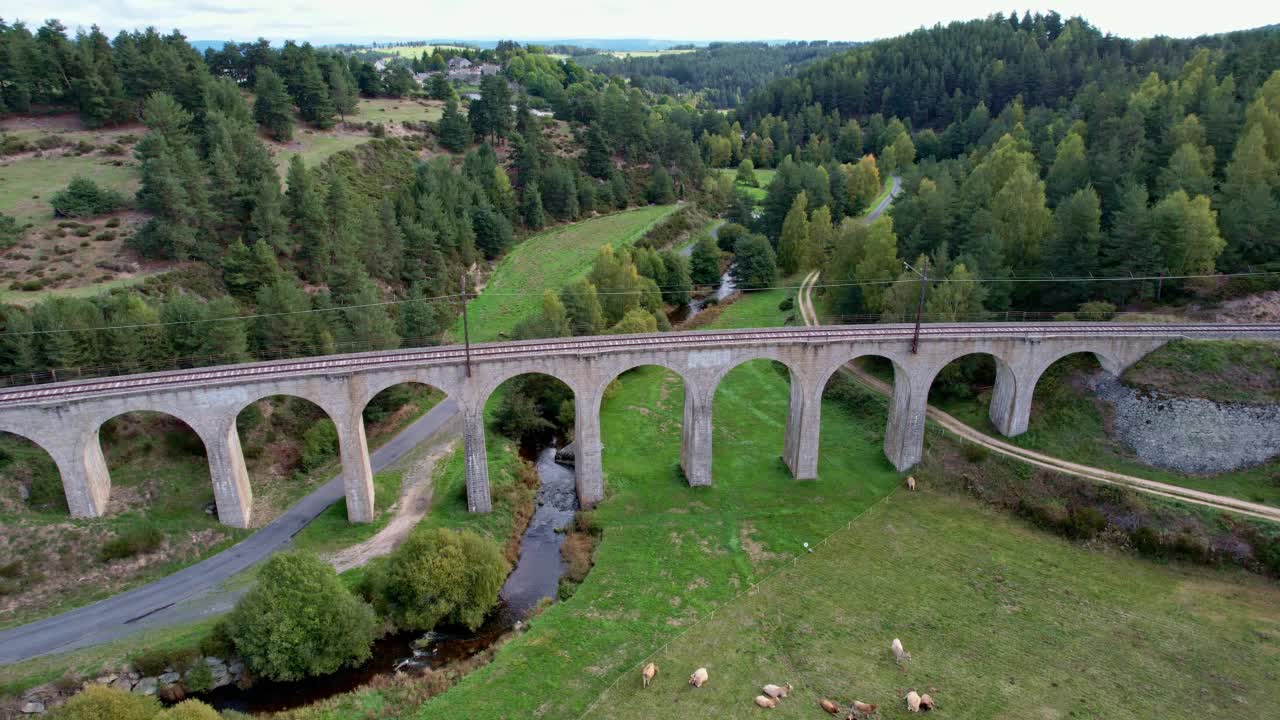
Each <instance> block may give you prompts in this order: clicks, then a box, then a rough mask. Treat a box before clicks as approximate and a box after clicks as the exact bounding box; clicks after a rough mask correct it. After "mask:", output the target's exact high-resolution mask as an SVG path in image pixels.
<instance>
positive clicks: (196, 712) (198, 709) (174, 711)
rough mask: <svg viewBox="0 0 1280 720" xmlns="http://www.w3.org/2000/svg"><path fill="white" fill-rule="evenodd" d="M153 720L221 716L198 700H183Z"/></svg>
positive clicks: (218, 719) (200, 719)
mask: <svg viewBox="0 0 1280 720" xmlns="http://www.w3.org/2000/svg"><path fill="white" fill-rule="evenodd" d="M205 672H208V668H205ZM155 720H222V716H221V715H219V714H218V711H217V710H214V709H213V708H211V707H209V706H208V705H205V704H204V703H202V702H200V701H199V700H183V701H182V702H180V703H178V704H177V705H174V706H173V707H171V708H165V709H164V710H162V711H161V712H160V714H159V715H156V717H155Z"/></svg>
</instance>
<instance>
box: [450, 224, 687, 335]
mask: <svg viewBox="0 0 1280 720" xmlns="http://www.w3.org/2000/svg"><path fill="white" fill-rule="evenodd" d="M677 207H678V206H676V205H654V206H649V207H642V208H637V209H634V210H626V211H623V212H618V213H613V214H610V215H603V216H601V217H596V218H592V219H590V220H583V221H582V222H577V223H573V224H572V225H563V226H560V227H556V228H552V229H550V230H547V231H545V232H541V233H538V234H537V235H534V236H532V237H530V238H529V239H527V240H524V241H523V242H521V243H519V244H517V245H515V246H514V247H512V248H511V250H510V251H509V252H508V253H507V255H506V257H504V258H503V259H502V260H501V261H500V262H499V263H498V266H497V267H496V268H495V269H494V271H493V274H492V275H491V276H490V277H489V279H488V282H487V283H486V285H485V287H484V291H483V292H481V293H480V295H479V297H477V298H476V299H474V300H472V301H471V302H470V303H469V304H468V306H467V313H468V321H469V322H470V332H471V341H472V342H487V341H491V340H501V339H503V338H504V337H506V336H507V335H508V334H509V333H510V332H511V330H513V329H514V328H515V326H516V324H517V323H519V322H520V321H521V320H523V319H525V318H527V317H529V316H531V315H533V314H534V313H536V312H537V310H538V308H540V307H541V306H542V294H543V291H545V290H554V291H559V289H560V288H562V287H564V286H565V285H567V284H569V283H570V282H572V281H573V280H575V279H577V278H578V277H581V276H582V275H585V274H586V273H587V272H589V271H590V269H591V263H592V262H593V261H594V260H595V257H596V252H597V251H598V250H599V249H600V247H601V246H603V245H606V244H609V245H613V246H615V247H618V246H622V245H630V244H632V243H634V242H635V241H636V240H639V239H640V238H641V237H643V236H644V233H645V231H647V230H648V229H649V228H650V227H652V226H653V224H654V223H656V222H658V221H659V220H661V219H662V218H664V217H666V216H667V215H669V214H671V213H672V212H674V211H675V209H676V208H677ZM452 337H453V339H454V340H455V341H457V342H461V341H462V321H461V320H459V321H458V322H457V324H456V325H455V326H454V328H453V332H452Z"/></svg>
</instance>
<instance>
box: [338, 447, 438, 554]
mask: <svg viewBox="0 0 1280 720" xmlns="http://www.w3.org/2000/svg"><path fill="white" fill-rule="evenodd" d="M460 437H461V436H460V434H459V433H454V432H443V433H439V434H437V435H436V436H435V439H434V440H433V442H432V443H431V444H430V445H429V446H428V447H427V450H426V452H425V453H424V454H423V456H422V457H420V458H418V461H417V462H415V463H414V465H413V467H412V468H410V469H409V470H408V472H406V473H405V476H404V482H403V483H402V484H401V488H400V497H399V499H397V500H396V504H395V507H394V510H395V515H393V516H392V518H391V520H390V521H389V522H388V523H387V525H386V527H384V528H382V529H381V530H379V531H378V533H377V534H376V535H374V536H373V537H371V538H369V539H368V540H365V541H364V542H362V543H360V544H358V545H352V546H351V547H348V548H343V549H342V550H339V551H338V552H336V553H334V554H333V555H331V556H329V564H330V565H332V566H333V567H334V569H335V570H337V571H338V572H345V571H347V570H350V569H351V568H357V567H360V566H361V565H364V564H365V563H367V562H369V561H370V560H372V559H374V558H376V557H381V556H383V555H389V554H390V553H391V551H392V550H395V549H396V547H398V546H399V545H400V543H402V542H404V540H405V538H407V537H409V533H411V532H413V528H414V527H416V526H417V525H418V522H419V521H420V520H422V518H423V517H425V516H426V514H427V511H428V510H430V509H431V500H432V497H433V496H434V488H433V487H432V485H431V478H432V476H433V475H434V474H435V468H436V463H438V462H439V461H440V460H441V459H442V458H444V457H446V456H448V454H449V453H450V452H452V451H453V448H454V447H455V446H456V445H457V444H458V440H459V438H460Z"/></svg>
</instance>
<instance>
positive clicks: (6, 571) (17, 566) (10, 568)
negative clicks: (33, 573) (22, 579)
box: [0, 560, 22, 578]
mask: <svg viewBox="0 0 1280 720" xmlns="http://www.w3.org/2000/svg"><path fill="white" fill-rule="evenodd" d="M21 574H22V561H20V560H11V561H9V562H7V563H5V564H3V565H0V578H16V577H18V576H19V575H21Z"/></svg>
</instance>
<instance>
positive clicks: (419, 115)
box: [348, 98, 444, 122]
mask: <svg viewBox="0 0 1280 720" xmlns="http://www.w3.org/2000/svg"><path fill="white" fill-rule="evenodd" d="M356 110H357V112H356V114H355V115H352V116H351V117H350V118H348V119H349V120H352V121H355V122H366V121H369V122H404V121H406V120H409V121H413V122H421V121H423V120H439V119H440V118H441V116H443V115H444V103H442V102H440V101H438V100H427V101H423V102H418V101H415V100H406V99H400V98H375V99H368V98H361V100H360V105H359V106H358V107H357V109H356Z"/></svg>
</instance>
